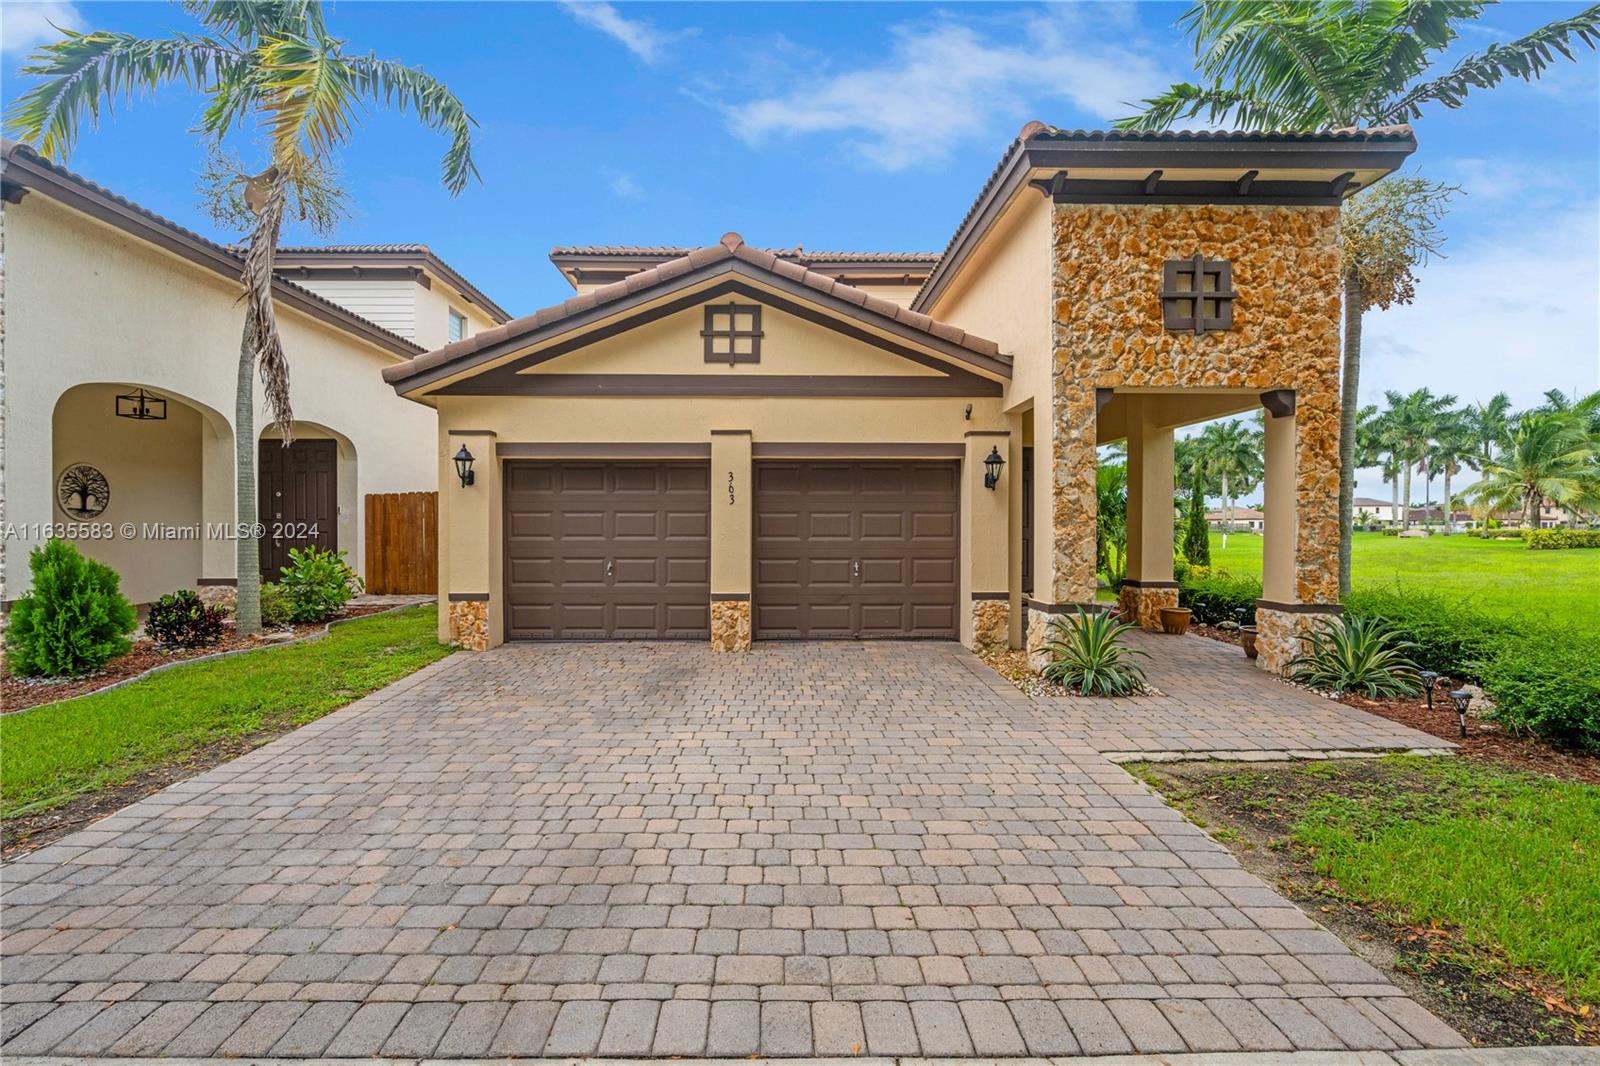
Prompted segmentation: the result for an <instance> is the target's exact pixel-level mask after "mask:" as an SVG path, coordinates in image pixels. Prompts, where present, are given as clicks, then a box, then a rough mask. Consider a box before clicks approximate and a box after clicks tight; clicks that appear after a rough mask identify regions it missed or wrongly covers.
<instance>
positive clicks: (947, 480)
mask: <svg viewBox="0 0 1600 1066" xmlns="http://www.w3.org/2000/svg"><path fill="white" fill-rule="evenodd" d="M957 477H958V467H957V464H955V463H945V462H912V461H899V460H882V461H867V460H859V461H822V460H810V461H793V462H758V463H757V464H756V468H755V482H756V493H755V507H756V515H755V519H756V523H755V524H756V529H755V590H754V594H753V596H752V600H753V606H754V618H753V623H754V624H753V630H754V636H755V637H756V638H757V639H766V640H785V639H800V638H806V637H854V638H862V639H881V638H896V637H899V638H915V637H920V638H941V639H951V640H953V639H955V637H956V635H957V634H956V625H957V620H956V595H957V588H958V580H957V566H958V560H959V557H960V542H959V528H960V522H959V520H958V511H959V506H960V487H959V483H958V481H957Z"/></svg>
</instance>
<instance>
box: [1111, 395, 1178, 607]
mask: <svg viewBox="0 0 1600 1066" xmlns="http://www.w3.org/2000/svg"><path fill="white" fill-rule="evenodd" d="M1128 404H1129V409H1128V575H1127V580H1126V582H1124V584H1123V586H1122V592H1121V593H1120V595H1119V602H1120V604H1121V607H1122V613H1123V615H1124V616H1125V617H1126V618H1128V619H1129V620H1130V621H1133V622H1136V623H1138V625H1139V626H1140V627H1141V628H1143V629H1147V630H1150V631H1151V632H1154V631H1156V630H1158V629H1160V628H1161V608H1163V607H1176V606H1177V605H1178V583H1177V582H1176V581H1174V580H1173V579H1172V465H1173V456H1172V449H1173V443H1172V430H1171V429H1170V428H1161V427H1157V426H1155V425H1154V424H1153V419H1152V417H1151V416H1152V412H1151V410H1150V404H1149V402H1148V401H1147V400H1146V398H1145V397H1139V396H1130V397H1128Z"/></svg>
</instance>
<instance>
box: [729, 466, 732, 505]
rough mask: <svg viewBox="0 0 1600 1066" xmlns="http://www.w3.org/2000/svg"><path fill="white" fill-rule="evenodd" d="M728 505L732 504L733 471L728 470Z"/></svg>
mask: <svg viewBox="0 0 1600 1066" xmlns="http://www.w3.org/2000/svg"><path fill="white" fill-rule="evenodd" d="M728 506H729V507H732V506H733V471H732V470H730V471H728Z"/></svg>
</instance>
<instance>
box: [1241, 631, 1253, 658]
mask: <svg viewBox="0 0 1600 1066" xmlns="http://www.w3.org/2000/svg"><path fill="white" fill-rule="evenodd" d="M1239 644H1240V646H1241V647H1243V648H1244V657H1245V658H1246V659H1254V658H1255V657H1256V627H1255V626H1240V627H1239Z"/></svg>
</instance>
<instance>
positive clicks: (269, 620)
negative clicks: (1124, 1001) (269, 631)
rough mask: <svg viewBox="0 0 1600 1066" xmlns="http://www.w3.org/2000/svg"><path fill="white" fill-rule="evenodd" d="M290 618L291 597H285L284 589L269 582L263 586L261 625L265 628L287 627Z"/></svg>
mask: <svg viewBox="0 0 1600 1066" xmlns="http://www.w3.org/2000/svg"><path fill="white" fill-rule="evenodd" d="M290 621H291V619H290V618H289V597H288V596H285V595H284V593H283V589H282V588H281V587H280V586H278V585H274V584H272V583H271V582H268V583H267V584H265V585H262V586H261V624H262V625H264V626H286V625H288V624H289V622H290Z"/></svg>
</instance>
